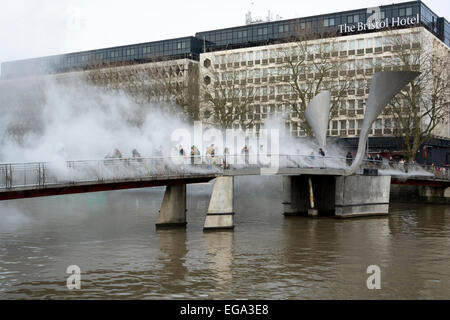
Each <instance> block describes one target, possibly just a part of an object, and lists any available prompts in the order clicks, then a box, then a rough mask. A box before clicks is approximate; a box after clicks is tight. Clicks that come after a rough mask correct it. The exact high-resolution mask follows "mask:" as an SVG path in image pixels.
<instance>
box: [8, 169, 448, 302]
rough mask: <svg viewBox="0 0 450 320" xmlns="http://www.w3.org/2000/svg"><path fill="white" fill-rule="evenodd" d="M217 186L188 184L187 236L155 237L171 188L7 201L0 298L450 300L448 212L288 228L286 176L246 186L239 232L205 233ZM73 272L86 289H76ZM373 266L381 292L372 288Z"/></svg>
mask: <svg viewBox="0 0 450 320" xmlns="http://www.w3.org/2000/svg"><path fill="white" fill-rule="evenodd" d="M211 187H212V184H199V185H189V186H188V189H187V199H188V200H187V201H188V203H187V206H188V213H187V219H188V225H187V228H186V229H172V230H156V229H155V222H156V219H157V214H158V209H159V206H160V203H161V200H162V197H163V193H164V188H151V189H137V190H124V191H111V192H98V193H90V194H77V195H64V196H54V197H45V198H34V199H24V200H12V201H4V202H0V215H1V221H0V298H1V299H69V298H70V299H436V298H444V299H449V298H450V207H449V206H445V205H421V204H400V203H394V204H391V206H390V215H389V216H387V217H386V216H385V217H377V218H375V217H374V218H357V219H350V220H338V219H334V218H331V217H323V218H316V219H311V218H300V217H289V218H288V217H284V216H283V215H282V211H283V210H282V204H281V202H282V192H281V191H282V184H281V178H280V177H250V178H248V177H247V178H244V177H239V178H236V180H235V211H236V215H235V229H234V231H231V232H230V231H222V232H206V233H204V232H203V223H204V219H205V213H206V210H207V205H208V200H209V195H210V192H211V189H212V188H211ZM69 265H77V266H79V268H80V269H81V289H79V290H77V289H74V290H69V289H68V288H67V286H66V280H67V277H68V276H69V274H67V273H66V270H67V267H68V266H69ZM370 265H377V266H379V267H380V270H381V289H379V290H369V289H368V288H367V285H366V280H367V278H368V277H369V276H370V275H369V274H367V267H368V266H370Z"/></svg>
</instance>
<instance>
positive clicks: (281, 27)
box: [278, 24, 289, 33]
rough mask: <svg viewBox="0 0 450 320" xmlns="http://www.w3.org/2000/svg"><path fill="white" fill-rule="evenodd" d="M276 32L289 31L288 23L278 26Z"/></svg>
mask: <svg viewBox="0 0 450 320" xmlns="http://www.w3.org/2000/svg"><path fill="white" fill-rule="evenodd" d="M278 32H279V33H283V32H289V25H288V24H284V25H281V26H278Z"/></svg>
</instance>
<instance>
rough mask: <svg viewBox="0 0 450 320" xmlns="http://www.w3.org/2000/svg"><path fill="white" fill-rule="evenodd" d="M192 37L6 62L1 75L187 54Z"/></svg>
mask: <svg viewBox="0 0 450 320" xmlns="http://www.w3.org/2000/svg"><path fill="white" fill-rule="evenodd" d="M189 48H190V40H177V41H164V42H157V43H148V44H140V45H133V46H128V47H123V48H111V49H100V50H95V51H91V52H81V53H74V54H68V55H60V56H54V57H45V58H38V59H30V60H23V61H16V62H10V63H5V64H3V65H2V74H3V73H4V74H32V73H41V72H52V71H58V70H60V69H67V68H75V67H83V66H88V65H89V64H95V63H105V62H106V63H107V62H122V61H123V62H126V61H133V60H135V59H146V58H152V57H160V56H166V55H186V54H188V53H189V52H190V51H191V50H189Z"/></svg>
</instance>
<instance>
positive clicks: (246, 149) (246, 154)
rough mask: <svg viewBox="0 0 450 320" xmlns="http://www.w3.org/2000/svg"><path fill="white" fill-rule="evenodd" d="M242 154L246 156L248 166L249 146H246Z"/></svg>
mask: <svg viewBox="0 0 450 320" xmlns="http://www.w3.org/2000/svg"><path fill="white" fill-rule="evenodd" d="M241 153H242V154H243V155H244V159H245V164H248V155H249V150H248V147H247V145H245V146H244V148H242V150H241Z"/></svg>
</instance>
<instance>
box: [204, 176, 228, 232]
mask: <svg viewBox="0 0 450 320" xmlns="http://www.w3.org/2000/svg"><path fill="white" fill-rule="evenodd" d="M233 198H234V177H231V176H227V177H217V178H216V181H215V182H214V187H213V191H212V193H211V199H210V200H209V207H208V212H207V214H206V219H205V225H204V227H203V230H212V229H233V228H234V219H233V215H234V199H233Z"/></svg>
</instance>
